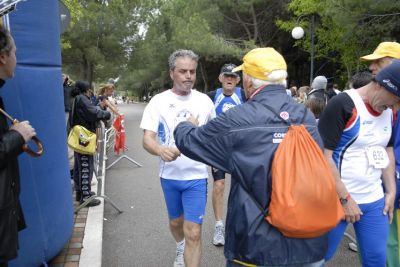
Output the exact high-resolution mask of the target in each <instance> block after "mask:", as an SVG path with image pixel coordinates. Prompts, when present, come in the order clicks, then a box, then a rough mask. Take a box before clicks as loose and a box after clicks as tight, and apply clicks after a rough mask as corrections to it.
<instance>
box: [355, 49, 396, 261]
mask: <svg viewBox="0 0 400 267" xmlns="http://www.w3.org/2000/svg"><path fill="white" fill-rule="evenodd" d="M360 59H361V60H362V61H366V62H369V63H370V64H369V70H370V71H371V72H372V75H373V76H375V75H377V74H378V73H379V72H380V71H381V70H382V68H384V67H386V66H388V65H389V64H391V63H392V61H393V59H400V44H399V43H396V42H382V43H380V44H379V45H378V47H377V48H376V49H375V51H374V52H373V53H372V54H370V55H366V56H363V57H361V58H360ZM396 112H397V116H396V117H397V118H396V122H395V127H394V148H393V149H394V154H395V160H396V178H397V179H396V183H397V196H396V201H395V212H394V214H395V216H394V217H393V223H392V224H391V225H390V228H389V238H388V246H387V262H386V265H387V266H388V267H398V266H400V258H399V257H400V254H399V253H400V252H399V239H400V237H399V234H400V233H399V232H398V231H399V230H398V223H399V222H398V216H400V213H399V200H400V199H399V196H400V195H399V192H400V180H399V179H400V174H399V172H400V119H399V115H400V113H399V112H398V110H396Z"/></svg>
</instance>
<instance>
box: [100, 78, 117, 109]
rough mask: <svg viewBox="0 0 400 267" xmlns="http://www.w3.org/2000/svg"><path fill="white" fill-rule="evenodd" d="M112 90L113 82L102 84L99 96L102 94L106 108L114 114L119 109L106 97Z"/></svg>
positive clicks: (109, 95) (110, 94)
mask: <svg viewBox="0 0 400 267" xmlns="http://www.w3.org/2000/svg"><path fill="white" fill-rule="evenodd" d="M113 92H114V85H113V84H106V85H102V86H101V87H100V89H99V96H98V97H100V96H104V97H105V98H103V101H104V103H105V105H106V107H107V108H109V109H110V110H111V111H112V112H113V113H114V114H115V115H117V116H118V115H119V111H118V108H117V106H115V103H112V101H110V100H109V99H108V98H109V97H111V96H112V94H113Z"/></svg>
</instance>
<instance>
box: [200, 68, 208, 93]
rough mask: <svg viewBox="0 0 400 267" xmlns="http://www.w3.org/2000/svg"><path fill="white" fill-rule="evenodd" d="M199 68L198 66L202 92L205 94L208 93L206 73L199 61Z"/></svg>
mask: <svg viewBox="0 0 400 267" xmlns="http://www.w3.org/2000/svg"><path fill="white" fill-rule="evenodd" d="M199 66H200V73H201V77H202V79H203V84H204V88H203V92H204V93H207V92H208V82H207V72H206V70H205V69H204V65H203V63H202V62H201V61H199Z"/></svg>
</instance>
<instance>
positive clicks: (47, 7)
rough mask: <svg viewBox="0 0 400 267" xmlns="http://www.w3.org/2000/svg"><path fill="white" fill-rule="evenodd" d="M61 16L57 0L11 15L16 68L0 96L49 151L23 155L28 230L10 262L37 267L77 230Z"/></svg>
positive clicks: (31, 2)
mask: <svg viewBox="0 0 400 267" xmlns="http://www.w3.org/2000/svg"><path fill="white" fill-rule="evenodd" d="M59 20H60V18H59V7H58V1H54V0H28V1H23V2H19V3H18V5H17V9H16V10H15V11H13V12H12V13H10V14H9V22H10V30H11V33H12V35H13V37H14V39H15V43H16V46H17V68H16V72H15V77H14V78H13V79H10V80H8V81H7V82H6V85H5V87H4V88H2V89H1V90H0V94H1V96H2V97H3V99H4V102H5V106H6V109H7V111H8V113H10V114H11V115H12V116H13V117H15V118H17V119H19V120H29V121H30V122H31V124H32V125H33V126H34V128H35V129H36V132H37V135H38V137H39V138H40V139H41V141H42V143H43V146H44V150H45V151H44V153H43V155H42V156H41V157H39V158H32V157H30V156H28V155H26V154H23V155H21V156H20V157H19V163H20V174H21V190H22V192H21V201H22V208H23V210H24V214H25V219H26V223H27V228H26V229H25V230H23V231H21V232H20V233H19V242H20V249H19V253H18V258H17V259H15V260H13V261H11V262H10V266H21V267H29V266H32V267H35V266H40V265H41V264H42V263H46V262H48V261H49V260H50V259H52V258H53V257H54V256H56V255H57V254H58V252H59V251H60V250H61V249H62V248H63V247H64V245H65V244H66V243H67V242H68V240H69V238H70V236H71V234H72V231H73V205H72V195H71V182H70V177H69V167H68V159H67V146H66V139H67V137H66V127H65V118H64V102H63V89H62V84H61V49H60V30H59V26H60V25H59V23H60V22H59Z"/></svg>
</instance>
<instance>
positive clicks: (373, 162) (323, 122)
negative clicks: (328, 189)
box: [318, 61, 400, 267]
mask: <svg viewBox="0 0 400 267" xmlns="http://www.w3.org/2000/svg"><path fill="white" fill-rule="evenodd" d="M396 77H397V78H396ZM399 78H400V61H399V62H398V63H397V64H394V63H392V64H391V65H389V66H388V67H386V68H384V69H383V70H382V71H381V72H380V73H378V75H377V76H376V77H375V80H374V81H372V82H370V83H369V84H367V85H366V86H363V87H361V88H359V89H350V90H347V91H345V92H344V93H342V94H339V95H337V96H335V97H334V98H332V99H331V100H330V101H329V102H328V105H327V106H326V108H325V110H324V112H323V113H322V115H321V117H320V120H319V124H318V128H319V132H320V134H321V137H322V140H323V141H324V146H325V150H324V154H325V157H326V158H327V160H328V161H329V163H330V165H331V168H332V171H333V173H334V174H335V177H336V190H337V193H338V195H339V197H340V201H341V203H342V206H343V209H344V211H345V215H346V220H343V221H342V222H340V223H339V224H338V226H337V227H336V228H335V229H333V230H331V231H330V232H329V235H328V236H329V248H328V253H327V256H326V260H329V259H331V258H332V257H333V255H334V253H335V251H336V248H337V246H338V244H339V243H340V240H341V238H342V236H343V233H344V231H345V229H346V227H347V223H353V225H354V229H355V232H356V236H357V241H358V247H359V250H360V255H361V263H362V265H363V266H371V267H373V266H384V265H385V262H386V242H387V238H388V230H389V222H390V223H391V222H392V216H393V205H394V199H395V196H396V186H395V162H394V154H393V139H392V123H393V112H392V110H391V109H390V108H388V107H391V106H393V105H394V104H396V103H398V102H399V100H400V79H399ZM382 181H383V185H384V187H385V193H384V191H383V188H382Z"/></svg>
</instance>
